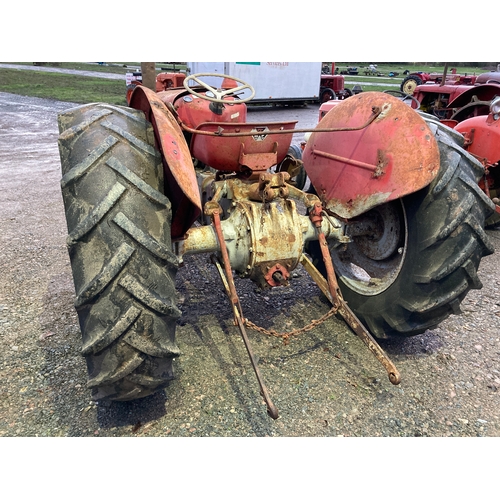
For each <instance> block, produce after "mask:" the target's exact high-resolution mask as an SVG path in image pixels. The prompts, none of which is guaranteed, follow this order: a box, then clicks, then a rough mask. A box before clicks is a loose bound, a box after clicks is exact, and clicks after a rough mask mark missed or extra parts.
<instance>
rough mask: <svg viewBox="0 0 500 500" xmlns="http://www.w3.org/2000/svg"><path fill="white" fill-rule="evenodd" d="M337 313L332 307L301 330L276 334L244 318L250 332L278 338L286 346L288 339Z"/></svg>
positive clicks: (335, 308) (336, 309)
mask: <svg viewBox="0 0 500 500" xmlns="http://www.w3.org/2000/svg"><path fill="white" fill-rule="evenodd" d="M337 311H338V307H335V306H334V307H332V308H331V309H330V310H329V311H328V312H327V313H326V314H323V316H321V318H319V319H313V320H312V321H311V322H310V323H309V324H308V325H306V326H304V327H302V328H297V329H295V330H292V331H290V332H281V333H280V332H277V331H276V330H272V329H270V330H268V329H266V328H264V327H262V326H258V325H256V324H255V323H253V322H252V321H250V320H249V319H247V318H245V325H246V326H248V328H251V329H252V330H256V331H258V332H260V333H263V334H264V335H270V336H271V337H278V338H282V339H283V343H284V344H285V345H288V343H289V341H290V337H293V336H295V335H299V334H300V333H304V332H308V331H310V330H312V329H313V328H315V327H316V326H319V325H321V324H322V323H324V322H325V321H326V320H327V319H329V318H331V317H332V316H333V315H334V314H336V312H337Z"/></svg>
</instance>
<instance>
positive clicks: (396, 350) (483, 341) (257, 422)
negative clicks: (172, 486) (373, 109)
mask: <svg viewBox="0 0 500 500" xmlns="http://www.w3.org/2000/svg"><path fill="white" fill-rule="evenodd" d="M68 107H71V105H70V104H68V103H61V102H55V101H50V100H44V99H36V98H26V97H20V96H14V95H11V94H5V93H0V227H1V232H0V343H1V345H0V352H1V354H0V378H1V380H2V385H1V386H0V436H58V435H62V436H94V435H99V436H132V435H137V436H338V435H344V436H499V435H500V422H499V417H500V410H499V408H500V406H499V394H500V392H499V391H500V329H499V326H500V277H499V275H498V269H499V262H500V232H499V231H489V234H490V236H491V238H492V241H493V243H494V245H495V247H496V250H497V252H496V253H495V254H494V255H492V256H489V257H487V258H485V259H484V260H483V261H482V264H481V267H480V270H479V276H480V278H481V280H482V282H483V284H484V287H483V288H482V289H481V290H474V291H472V292H471V293H470V294H469V295H468V296H467V298H466V299H465V301H464V302H463V307H462V309H463V311H464V312H463V314H462V315H460V316H453V317H451V318H449V319H448V320H447V321H445V322H444V323H442V324H441V325H440V326H439V328H436V329H435V330H433V331H427V332H426V333H425V334H423V335H420V336H417V337H414V338H410V339H408V340H401V341H393V342H384V343H383V347H384V348H385V349H386V351H387V352H388V354H389V355H390V356H391V357H392V359H393V360H394V361H395V363H396V365H397V366H398V368H399V370H400V372H401V374H402V378H403V381H402V383H401V385H400V386H392V385H391V384H390V383H389V381H388V379H387V376H386V374H385V372H384V370H383V369H382V368H381V366H380V365H379V364H378V363H377V362H376V361H375V359H374V358H373V357H372V356H371V354H369V353H368V351H367V349H366V348H365V347H364V345H363V344H362V343H361V341H359V340H358V339H357V337H355V336H354V335H353V334H352V333H351V331H350V330H349V329H348V328H347V327H346V325H345V324H344V323H343V322H342V321H341V320H337V319H331V320H329V321H328V322H327V323H325V324H323V325H321V326H320V327H317V328H315V329H314V330H312V331H311V332H309V333H307V334H304V335H301V336H299V337H297V338H295V339H293V340H292V341H291V342H290V343H289V344H288V345H286V346H285V345H283V343H282V342H280V341H279V340H277V339H274V338H271V337H267V336H263V335H261V334H259V333H256V332H251V333H250V337H251V342H252V344H253V346H254V350H255V352H256V354H257V356H258V358H259V365H260V368H261V371H262V374H263V376H264V378H265V380H266V382H267V385H268V387H269V389H270V392H271V396H272V398H273V400H274V402H275V404H276V405H277V407H278V409H279V411H280V415H281V416H280V418H279V419H278V420H277V421H273V420H271V419H270V418H269V417H268V416H267V415H266V411H265V407H264V406H263V404H262V401H261V398H260V396H259V391H258V387H257V383H256V381H255V378H254V375H253V372H252V370H251V368H250V365H249V362H248V359H247V356H246V353H245V349H244V346H243V344H242V341H241V339H240V337H239V334H238V332H237V330H236V329H235V328H234V326H233V324H232V320H231V311H230V308H229V305H228V303H227V300H226V298H225V295H224V292H223V288H222V286H221V284H220V282H219V279H218V277H217V275H216V272H215V270H214V269H213V268H212V267H210V266H208V265H207V257H206V256H201V257H196V258H195V257H191V258H190V259H189V260H188V262H187V265H186V267H184V268H182V269H181V271H180V272H179V274H178V289H179V293H180V295H181V297H182V300H181V302H182V309H183V313H184V315H183V317H182V318H181V320H180V322H179V327H178V343H179V346H180V348H181V350H182V352H183V355H182V356H181V357H180V358H179V359H178V360H177V361H176V364H177V374H178V377H177V379H176V380H175V381H174V382H173V383H172V384H171V386H170V387H169V388H168V389H167V390H166V391H165V392H164V393H160V394H157V395H155V396H151V397H149V398H146V399H144V400H141V401H138V402H133V403H121V404H118V403H114V404H112V405H108V406H107V405H102V404H95V403H93V402H91V400H90V393H89V391H88V390H87V388H86V367H85V362H84V359H83V358H82V357H81V356H80V354H79V350H80V338H79V335H80V333H79V327H78V322H77V316H76V313H75V312H74V309H73V301H74V288H73V283H72V277H71V269H70V264H69V258H68V255H67V251H66V246H65V238H66V234H67V232H66V224H65V219H64V210H63V205H62V197H61V193H60V188H59V181H60V166H59V156H58V150H57V136H58V131H57V125H56V114H57V112H59V111H61V110H63V109H66V108H68ZM249 115H250V119H251V120H253V121H255V120H254V117H255V119H258V120H261V119H266V120H271V121H274V120H278V119H280V118H282V117H283V116H286V117H287V119H298V120H299V124H298V126H300V127H304V126H309V125H311V124H314V123H315V121H316V119H317V108H315V107H309V108H300V109H275V110H266V111H262V110H260V111H257V110H255V111H251V112H249ZM263 115H265V118H263ZM295 117H296V118H295ZM299 140H300V138H296V142H297V141H299ZM237 286H238V288H239V290H240V293H241V296H242V300H243V307H244V309H245V311H247V312H248V317H249V319H251V320H252V321H254V322H256V323H258V324H261V325H264V326H266V327H270V326H272V327H275V328H277V329H280V330H281V329H290V328H295V327H298V326H302V325H304V324H307V323H308V322H309V321H310V320H311V319H314V318H318V317H320V316H321V315H322V314H324V313H325V312H326V311H327V310H328V305H327V303H326V302H325V301H324V300H323V299H322V298H321V295H320V293H319V292H318V291H317V289H316V287H315V286H314V285H313V284H312V283H311V281H310V280H309V279H308V277H307V276H306V275H305V273H303V272H302V271H298V272H297V273H296V277H295V278H294V280H293V284H292V287H290V288H289V289H287V290H284V291H276V290H275V291H272V292H260V293H259V292H257V291H255V289H254V287H253V285H252V284H251V283H248V282H243V281H241V282H240V281H238V282H237Z"/></svg>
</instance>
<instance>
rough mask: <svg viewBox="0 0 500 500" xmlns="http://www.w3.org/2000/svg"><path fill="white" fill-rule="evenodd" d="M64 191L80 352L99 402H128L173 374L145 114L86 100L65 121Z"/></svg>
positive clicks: (167, 216) (166, 223) (156, 176)
mask: <svg viewBox="0 0 500 500" xmlns="http://www.w3.org/2000/svg"><path fill="white" fill-rule="evenodd" d="M59 131H60V137H59V152H60V156H61V164H62V174H63V176H62V180H61V188H62V194H63V200H64V206H65V211H66V221H67V226H68V233H69V235H68V238H67V246H68V251H69V256H70V260H71V267H72V270H73V281H74V284H75V292H76V301H75V307H76V310H77V312H78V317H79V322H80V329H81V332H82V339H83V347H82V354H83V355H84V356H85V358H86V361H87V368H88V375H89V381H88V387H89V388H90V389H91V390H92V393H93V397H94V399H96V400H97V399H107V400H119V401H126V400H132V399H137V398H142V397H145V396H148V395H150V394H152V393H153V392H155V391H157V390H159V389H162V388H164V387H165V386H166V385H167V384H168V382H169V381H170V380H171V379H172V378H173V370H172V360H173V358H174V357H175V356H177V355H178V354H179V349H178V347H177V346H176V344H175V327H176V320H177V318H178V317H179V316H180V314H181V313H180V310H179V309H178V308H177V307H176V304H175V296H176V294H175V287H174V280H175V274H176V272H177V267H178V260H177V258H176V257H175V255H173V254H172V250H171V240H170V225H171V206H170V201H169V200H168V198H167V197H166V196H165V195H164V194H163V168H162V162H161V157H160V154H159V153H158V151H157V150H156V148H155V146H154V144H155V143H154V135H153V129H152V127H151V125H150V124H149V123H148V122H147V121H146V120H145V119H144V115H143V113H142V112H138V111H135V110H133V109H130V108H124V107H118V106H110V105H106V104H90V105H85V106H80V107H77V108H74V109H71V110H69V111H67V112H65V113H63V114H60V115H59Z"/></svg>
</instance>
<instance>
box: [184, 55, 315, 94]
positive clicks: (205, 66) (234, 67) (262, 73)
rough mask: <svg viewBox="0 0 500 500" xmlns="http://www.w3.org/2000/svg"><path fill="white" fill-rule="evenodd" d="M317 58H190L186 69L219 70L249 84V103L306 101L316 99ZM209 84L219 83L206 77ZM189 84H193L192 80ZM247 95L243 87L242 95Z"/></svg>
mask: <svg viewBox="0 0 500 500" xmlns="http://www.w3.org/2000/svg"><path fill="white" fill-rule="evenodd" d="M321 65H322V63H320V62H312V63H304V62H191V63H187V66H188V70H187V73H188V75H189V74H194V73H220V74H225V75H230V76H233V77H235V78H239V79H241V80H243V81H245V82H246V83H249V84H250V85H252V87H253V88H254V89H255V97H254V98H253V100H252V101H251V102H252V103H273V102H276V103H294V102H295V103H297V102H300V103H307V102H318V101H319V86H320V80H321ZM204 81H206V82H207V83H208V84H209V85H212V86H217V85H218V84H219V85H220V83H221V81H220V79H217V78H210V77H205V78H204ZM190 85H195V83H194V82H191V83H190ZM245 95H249V92H248V90H246V91H244V93H243V95H242V97H244V96H245Z"/></svg>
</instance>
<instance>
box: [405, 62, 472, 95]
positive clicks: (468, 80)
mask: <svg viewBox="0 0 500 500" xmlns="http://www.w3.org/2000/svg"><path fill="white" fill-rule="evenodd" d="M443 80H444V81H445V83H446V84H450V85H474V82H475V81H476V76H475V75H460V74H457V70H456V69H455V68H452V69H451V73H447V71H445V72H443V73H425V72H424V71H416V72H414V73H409V74H408V75H407V76H405V77H404V78H403V81H402V82H401V86H400V88H401V91H402V92H404V93H405V94H408V95H413V93H414V92H415V88H416V87H418V86H419V85H424V84H425V83H436V84H440V83H442V82H443Z"/></svg>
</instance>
